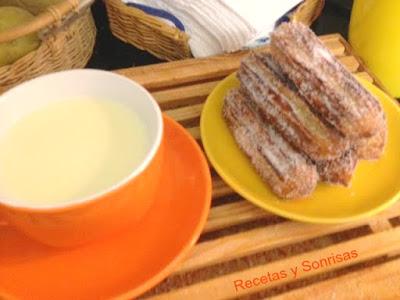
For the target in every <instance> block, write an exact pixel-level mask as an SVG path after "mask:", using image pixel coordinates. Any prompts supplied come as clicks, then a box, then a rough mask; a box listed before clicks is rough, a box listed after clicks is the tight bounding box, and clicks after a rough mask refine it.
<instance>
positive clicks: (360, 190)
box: [200, 75, 400, 223]
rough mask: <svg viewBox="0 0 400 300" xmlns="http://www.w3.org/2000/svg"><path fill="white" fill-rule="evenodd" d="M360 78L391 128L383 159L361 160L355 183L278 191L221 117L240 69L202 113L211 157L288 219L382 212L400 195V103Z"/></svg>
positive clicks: (240, 188) (240, 186)
mask: <svg viewBox="0 0 400 300" xmlns="http://www.w3.org/2000/svg"><path fill="white" fill-rule="evenodd" d="M360 81H361V82H362V84H363V85H364V86H365V87H366V88H367V89H368V90H370V91H371V92H372V93H373V94H375V95H376V96H377V97H378V99H379V100H380V102H381V103H382V105H383V108H384V110H385V113H386V116H387V121H388V128H389V134H388V143H387V145H386V148H385V153H384V155H383V157H382V158H381V159H380V160H379V161H374V162H369V161H362V162H360V163H359V165H358V166H357V169H356V172H355V174H354V177H353V180H352V184H351V187H350V188H345V187H340V186H332V185H327V184H323V183H320V184H319V185H318V187H317V188H316V190H315V191H314V193H313V194H312V195H311V196H310V197H309V198H307V199H302V200H281V199H279V198H278V197H276V196H275V195H274V194H273V193H272V192H271V190H270V189H269V188H268V185H267V184H265V183H264V182H263V181H262V179H261V178H260V177H259V176H258V174H257V173H256V171H255V169H254V168H253V166H252V165H251V163H250V160H249V159H248V158H247V157H246V155H245V154H243V153H242V151H241V150H240V149H239V147H238V146H237V144H236V142H235V140H234V138H233V136H232V135H231V133H230V131H229V129H228V127H227V125H226V123H225V121H224V119H223V117H222V105H223V101H224V96H225V94H226V93H227V91H228V90H229V89H231V88H233V87H237V86H238V85H239V82H238V81H237V79H236V77H235V75H231V76H229V77H228V78H226V79H225V80H224V81H222V82H221V83H220V84H219V85H218V86H217V87H216V88H215V90H214V91H213V92H212V93H211V95H210V96H209V98H208V100H207V102H206V104H205V106H204V109H203V112H202V115H201V123H200V127H201V138H202V142H203V145H204V149H205V151H206V153H207V156H208V158H209V160H210V162H211V163H212V165H213V166H214V168H215V170H216V171H217V172H218V174H219V175H220V176H221V177H222V179H223V180H224V181H225V182H226V183H227V184H229V185H230V186H231V187H232V188H233V189H234V190H235V191H236V192H238V193H239V194H240V195H242V196H243V197H244V198H246V199H248V200H249V201H251V202H253V203H254V204H256V205H257V206H259V207H261V208H264V209H265V210H268V211H271V212H273V213H275V214H277V215H281V216H283V217H286V218H289V219H294V220H299V221H304V222H313V223H340V222H347V221H353V220H356V219H359V218H361V217H367V216H371V215H374V214H376V213H378V212H379V211H381V210H383V209H385V208H387V207H388V206H389V205H391V204H393V203H394V202H395V201H396V200H397V199H398V198H399V197H400V160H399V157H400V156H399V155H400V150H399V149H400V128H399V124H400V107H399V106H398V105H397V104H396V103H395V102H394V100H392V99H391V98H390V97H388V96H387V95H386V94H385V93H383V92H382V91H381V90H379V89H378V88H376V87H375V86H373V85H372V84H370V83H368V82H366V81H364V80H361V79H360Z"/></svg>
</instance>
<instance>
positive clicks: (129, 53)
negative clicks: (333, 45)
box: [88, 0, 352, 70]
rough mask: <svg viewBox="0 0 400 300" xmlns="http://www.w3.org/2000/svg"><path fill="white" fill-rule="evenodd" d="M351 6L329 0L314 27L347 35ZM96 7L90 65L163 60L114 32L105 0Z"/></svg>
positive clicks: (124, 65)
mask: <svg viewBox="0 0 400 300" xmlns="http://www.w3.org/2000/svg"><path fill="white" fill-rule="evenodd" d="M351 6H352V0H326V4H325V8H324V10H323V12H322V14H321V16H320V17H319V18H318V20H317V21H316V22H315V23H314V24H313V26H312V28H313V29H314V31H315V32H316V33H317V34H318V35H321V34H328V33H336V32H338V33H341V34H342V35H343V36H344V37H347V30H348V25H349V20H350V10H351ZM92 11H93V16H94V18H95V22H96V26H97V40H96V46H95V50H94V53H93V56H92V58H91V60H90V62H89V65H88V67H89V68H96V69H104V70H115V69H120V68H128V67H133V66H142V65H148V64H154V63H159V62H162V61H161V60H159V59H158V58H156V57H154V56H152V55H151V54H149V53H147V52H145V51H142V50H140V49H137V48H135V47H133V46H131V45H129V44H126V43H124V42H121V41H120V40H118V39H117V38H115V37H114V36H113V35H112V34H111V32H110V29H109V25H108V19H107V14H106V10H105V5H104V3H103V1H102V0H96V1H95V3H94V5H93V7H92Z"/></svg>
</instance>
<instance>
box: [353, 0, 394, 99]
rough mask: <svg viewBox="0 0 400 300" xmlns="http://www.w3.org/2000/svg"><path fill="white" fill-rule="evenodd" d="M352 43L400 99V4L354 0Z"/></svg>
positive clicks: (385, 1)
mask: <svg viewBox="0 0 400 300" xmlns="http://www.w3.org/2000/svg"><path fill="white" fill-rule="evenodd" d="M349 40H350V43H351V45H352V47H353V48H354V50H355V51H356V52H357V54H358V55H360V56H361V58H362V59H363V60H364V62H365V63H366V65H367V66H368V68H369V69H370V70H371V71H372V72H373V73H374V74H375V75H376V76H377V77H378V78H379V80H380V81H381V82H382V83H383V84H384V85H385V87H386V88H387V90H388V92H389V93H391V94H392V96H394V97H400V1H395V0H354V4H353V10H352V14H351V22H350V31H349Z"/></svg>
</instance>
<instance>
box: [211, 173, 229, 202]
mask: <svg viewBox="0 0 400 300" xmlns="http://www.w3.org/2000/svg"><path fill="white" fill-rule="evenodd" d="M233 193H234V191H233V190H232V188H231V187H230V186H228V185H227V184H226V183H225V182H224V181H223V180H222V179H221V178H219V177H218V178H216V179H213V198H220V197H224V196H227V195H230V194H233Z"/></svg>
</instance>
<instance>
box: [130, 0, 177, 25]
mask: <svg viewBox="0 0 400 300" xmlns="http://www.w3.org/2000/svg"><path fill="white" fill-rule="evenodd" d="M127 5H128V6H132V7H135V8H138V9H140V10H142V11H144V12H145V13H147V14H149V15H152V16H154V17H158V18H162V19H166V20H168V21H170V22H172V23H174V25H175V27H176V28H178V29H179V30H180V31H185V26H184V25H183V23H182V22H181V21H180V20H179V19H178V18H177V17H175V16H174V15H173V14H170V13H169V12H167V11H165V10H163V9H158V8H155V7H151V6H147V5H143V4H138V3H132V2H129V3H127Z"/></svg>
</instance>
